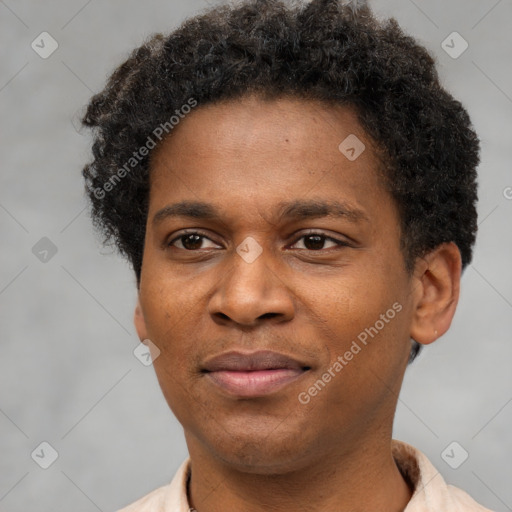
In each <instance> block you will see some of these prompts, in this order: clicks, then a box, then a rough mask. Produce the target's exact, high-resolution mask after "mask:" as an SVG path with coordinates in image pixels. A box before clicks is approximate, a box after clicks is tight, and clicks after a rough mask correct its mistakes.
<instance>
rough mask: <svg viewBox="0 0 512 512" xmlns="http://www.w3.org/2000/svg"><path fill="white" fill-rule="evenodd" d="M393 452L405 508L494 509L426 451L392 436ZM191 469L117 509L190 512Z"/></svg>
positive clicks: (437, 511)
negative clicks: (404, 485)
mask: <svg viewBox="0 0 512 512" xmlns="http://www.w3.org/2000/svg"><path fill="white" fill-rule="evenodd" d="M392 453H393V458H394V459H395V462H396V464H397V466H398V468H399V470H400V472H401V473H402V475H403V476H404V478H405V479H406V480H407V481H409V482H410V483H411V485H412V487H413V489H414V492H413V495H412V497H411V499H410V501H409V503H408V504H407V507H405V509H404V512H492V511H490V509H488V508H485V507H483V506H481V505H479V504H478V503H477V502H476V501H475V500H473V498H471V496H469V494H467V493H466V492H464V491H462V490H461V489H458V488H457V487H454V486H452V485H448V484H446V482H445V481H444V479H443V477H442V476H441V474H440V473H439V472H438V471H437V470H436V468H435V467H434V466H433V465H432V463H431V462H430V461H429V460H428V458H427V457H426V455H424V454H423V453H422V452H420V451H419V450H417V449H416V448H414V447H413V446H411V445H409V444H407V443H404V442H402V441H397V440H394V439H393V440H392ZM189 472H190V458H188V459H187V460H185V461H184V462H183V464H182V465H181V466H180V468H179V469H178V471H177V472H176V474H175V475H174V478H173V479H172V481H171V482H170V483H169V484H167V485H164V486H163V487H159V488H158V489H155V490H154V491H152V492H150V493H149V494H147V495H146V496H144V497H143V498H141V499H139V500H137V501H136V502H134V503H132V504H131V505H129V506H128V507H125V508H123V509H121V510H118V512H189V510H190V505H189V503H188V499H187V480H188V478H189Z"/></svg>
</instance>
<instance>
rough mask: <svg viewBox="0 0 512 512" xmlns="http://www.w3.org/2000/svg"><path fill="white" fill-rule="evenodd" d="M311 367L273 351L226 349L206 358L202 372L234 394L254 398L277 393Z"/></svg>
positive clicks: (214, 382) (224, 389)
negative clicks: (217, 354) (222, 352)
mask: <svg viewBox="0 0 512 512" xmlns="http://www.w3.org/2000/svg"><path fill="white" fill-rule="evenodd" d="M310 369H311V368H310V367H309V366H307V365H305V364H303V363H301V362H299V361H297V360H295V359H293V358H291V357H289V356H285V355H284V354H279V353H278V352H272V351H267V350H265V351H259V352H250V353H247V352H245V353H244V352H237V351H232V352H226V353H224V354H221V355H219V356H216V357H214V358H212V359H209V360H207V361H206V363H205V365H204V368H203V369H202V370H201V371H202V373H203V374H205V375H206V377H207V378H208V379H209V380H210V381H211V382H212V383H213V384H214V385H215V386H217V387H219V388H221V389H222V390H223V391H224V392H226V393H228V394H229V395H232V396H238V397H245V398H253V397H261V396H266V395H270V394H272V393H276V392H277V391H279V390H280V389H282V388H283V387H285V386H287V385H288V384H290V383H292V382H294V381H296V380H298V379H300V378H301V377H302V376H303V375H304V374H305V373H306V372H307V371H308V370H310Z"/></svg>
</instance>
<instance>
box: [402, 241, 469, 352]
mask: <svg viewBox="0 0 512 512" xmlns="http://www.w3.org/2000/svg"><path fill="white" fill-rule="evenodd" d="M461 272H462V262H461V257H460V251H459V248H458V247H457V246H456V245H455V244H454V243H453V242H449V243H443V244H441V245H439V246H438V247H436V249H434V250H433V251H431V252H430V253H428V254H427V255H426V256H424V257H423V258H418V260H417V262H416V265H415V269H414V276H415V279H414V290H413V295H414V312H413V317H412V323H411V338H412V339H414V340H416V341H417V342H418V343H421V344H423V345H428V344H429V343H432V342H433V341H435V340H436V339H437V338H439V337H440V336H442V335H443V334H444V333H445V332H446V331H447V330H448V329H449V327H450V325H451V323H452V319H453V315H454V314H455V309H456V307H457V303H458V301H459V292H460V276H461Z"/></svg>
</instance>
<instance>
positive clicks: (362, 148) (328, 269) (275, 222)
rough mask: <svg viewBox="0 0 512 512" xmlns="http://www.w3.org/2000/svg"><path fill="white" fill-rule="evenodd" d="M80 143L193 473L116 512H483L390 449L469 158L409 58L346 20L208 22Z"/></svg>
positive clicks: (470, 206)
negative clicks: (131, 277)
mask: <svg viewBox="0 0 512 512" xmlns="http://www.w3.org/2000/svg"><path fill="white" fill-rule="evenodd" d="M83 122H84V124H85V125H87V126H89V127H92V128H93V129H94V133H95V142H94V146H93V154H94V160H93V161H92V162H91V163H90V164H89V165H87V166H86V167H85V169H84V177H85V179H86V187H87V191H88V195H89V197H90V199H91V203H92V213H93V217H94V220H95V224H96V226H98V227H100V228H101V229H102V231H103V233H104V235H105V237H106V240H113V241H114V242H115V244H116V245H117V247H118V248H119V250H120V251H121V253H122V254H124V255H125V256H127V257H128V258H129V260H130V262H131V263H132V265H133V268H134V271H135V275H136V278H137V287H138V304H137V306H136V310H135V327H136V329H137V333H138V335H139V337H140V339H141V341H144V342H145V343H146V344H147V345H148V346H149V347H150V350H151V352H152V355H153V359H154V367H155V371H156V374H157V377H158V380H159V383H160V386H161V388H162V391H163V393H164V396H165V398H166V400H167V402H168V404H169V407H170V408H171V409H172V411H173V412H174V414H175V415H176V417H177V418H178V420H179V421H180V423H181V424H182V425H183V428H184V432H185V438H186V442H187V446H188V450H189V453H190V458H189V459H188V460H187V461H185V462H184V463H183V465H182V466H181V468H180V469H179V471H178V472H177V474H176V475H175V477H174V479H173V480H172V482H171V483H170V484H169V485H168V486H164V487H161V488H159V489H156V490H155V491H153V492H151V493H150V494H149V495H147V496H145V497H143V498H141V499H140V500H138V501H137V502H136V503H133V504H132V505H130V506H128V507H126V508H124V509H123V511H124V512H134V511H140V512H142V511H145V512H146V511H147V512H149V511H151V512H153V511H155V512H156V511H161V512H163V511H166V512H174V511H180V512H181V511H187V510H189V509H190V510H197V511H198V512H217V511H231V510H233V511H244V512H245V511H250V512H257V511H266V510H275V511H281V510H308V511H311V510H315V511H320V510H321V511H324V512H327V511H338V512H340V511H341V512H348V511H351V512H354V511H386V512H395V511H396V512H398V511H403V510H406V511H407V512H417V511H427V510H428V511H436V512H438V511H444V510H450V511H454V510H461V511H462V510H464V511H466V510H471V511H473V510H478V511H481V510H487V509H485V508H483V507H482V506H480V505H478V504H477V503H476V502H475V501H474V500H473V499H472V498H471V497H470V496H469V495H468V494H466V493H465V492H464V491H462V490H459V489H456V488H454V487H452V486H449V485H447V484H446V483H445V482H444V481H443V479H442V477H441V476H440V475H439V474H438V473H437V471H436V470H435V469H434V467H433V466H432V465H431V463H430V462H429V461H428V459H427V458H426V457H425V456H424V455H423V454H422V453H421V452H419V451H417V450H416V449H414V448H413V447H412V446H409V445H407V444H405V443H402V442H400V441H396V440H392V437H391V436H392V424H393V416H394V412H395V408H396V403H397V399H398V394H399V391H400V386H401V383H402V379H403V375H404V372H405V369H406V367H407V364H408V362H410V361H411V360H412V359H414V357H415V356H416V355H417V353H418V351H419V347H420V346H422V345H428V344H429V343H432V342H433V341H435V340H436V339H437V338H439V337H440V336H442V335H443V334H444V333H445V332H446V331H447V330H448V328H449V327H450V323H451V321H452V318H453V315H454V313H455V309H456V306H457V301H458V297H459V283H460V277H461V271H462V270H463V269H464V268H465V267H466V265H467V264H468V263H469V262H470V260H471V256H472V246H473V244H474V240H475V234H476V209H475V203H476V198H477V197H476V167H477V165H478V163H479V142H478V138H477V136H476V134H475V133H474V131H473V129H472V127H471V123H470V120H469V118H468V115H467V113H466V111H465V110H464V108H463V107H462V106H461V104H460V103H459V102H457V101H456V100H454V99H453V98H452V97H451V96H450V95H449V93H447V92H446V91H445V90H444V89H443V88H442V87H441V86H440V84H439V82H438V79H437V74H436V71H435V66H434V62H433V59H432V58H431V57H430V56H429V54H428V53H427V52H426V50H425V49H424V48H422V47H420V46H418V45H417V44H416V43H415V41H414V40H413V39H411V38H410V37H408V36H406V35H405V34H403V32H402V31H401V29H400V28H399V27H398V25H397V23H396V22H395V21H394V20H388V21H378V20H377V19H375V18H374V17H373V15H372V13H371V12H370V10H369V9H368V8H367V7H365V6H360V5H359V6H358V5H356V4H355V3H351V4H349V5H342V3H341V2H338V1H335V0H331V1H329V0H313V1H312V2H310V3H305V4H295V5H290V4H288V3H285V2H281V1H272V0H252V1H248V2H244V3H242V4H241V5H239V6H231V7H228V6H224V7H217V8H214V9H211V10H210V11H209V12H207V13H206V14H203V15H201V16H198V17H196V18H192V19H190V20H188V21H186V22H185V23H184V24H183V25H182V26H181V27H179V28H178V29H177V30H176V31H175V32H173V33H172V34H170V35H169V36H167V37H164V36H162V35H156V36H154V37H152V38H151V39H149V40H148V41H147V42H146V43H145V44H144V45H142V46H141V47H140V48H138V49H137V50H135V51H134V52H133V53H132V55H131V57H130V58H129V59H128V60H127V61H126V62H125V63H123V64H122V65H121V66H120V67H118V68H117V69H116V70H115V72H114V73H113V75H112V76H111V77H110V79H109V82H108V84H107V86H106V88H105V90H104V91H102V92H101V93H99V94H97V95H96V96H94V97H93V98H92V100H91V102H90V104H89V106H88V110H87V113H86V115H85V116H84V119H83ZM411 343H412V344H411Z"/></svg>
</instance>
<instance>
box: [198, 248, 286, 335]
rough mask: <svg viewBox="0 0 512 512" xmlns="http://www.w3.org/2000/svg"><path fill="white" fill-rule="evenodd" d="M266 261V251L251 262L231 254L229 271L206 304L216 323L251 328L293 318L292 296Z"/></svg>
mask: <svg viewBox="0 0 512 512" xmlns="http://www.w3.org/2000/svg"><path fill="white" fill-rule="evenodd" d="M270 259H271V255H270V254H269V251H268V249H267V251H265V250H264V251H263V252H262V253H261V254H260V255H259V257H258V258H256V259H255V260H254V261H252V262H249V261H246V260H244V258H242V257H241V256H240V255H239V254H238V253H236V252H234V253H233V256H232V258H231V261H230V262H229V263H228V265H229V270H228V272H227V273H226V274H225V275H224V276H222V277H221V279H220V281H219V284H218V286H217V289H216V290H215V293H214V294H213V295H212V297H211V299H210V302H209V305H208V309H209V313H210V315H211V317H212V318H213V320H214V321H215V322H216V323H218V324H223V325H226V324H229V323H231V322H234V323H236V324H239V325H240V326H246V327H255V326H257V325H258V324H261V323H262V322H267V321H269V320H273V321H275V322H284V321H289V320H291V319H292V318H293V316H294V310H295V307H294V301H293V294H292V293H291V291H290V290H289V288H288V287H287V285H286V283H285V281H284V277H281V276H279V275H278V273H277V271H276V268H275V265H271V262H270Z"/></svg>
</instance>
